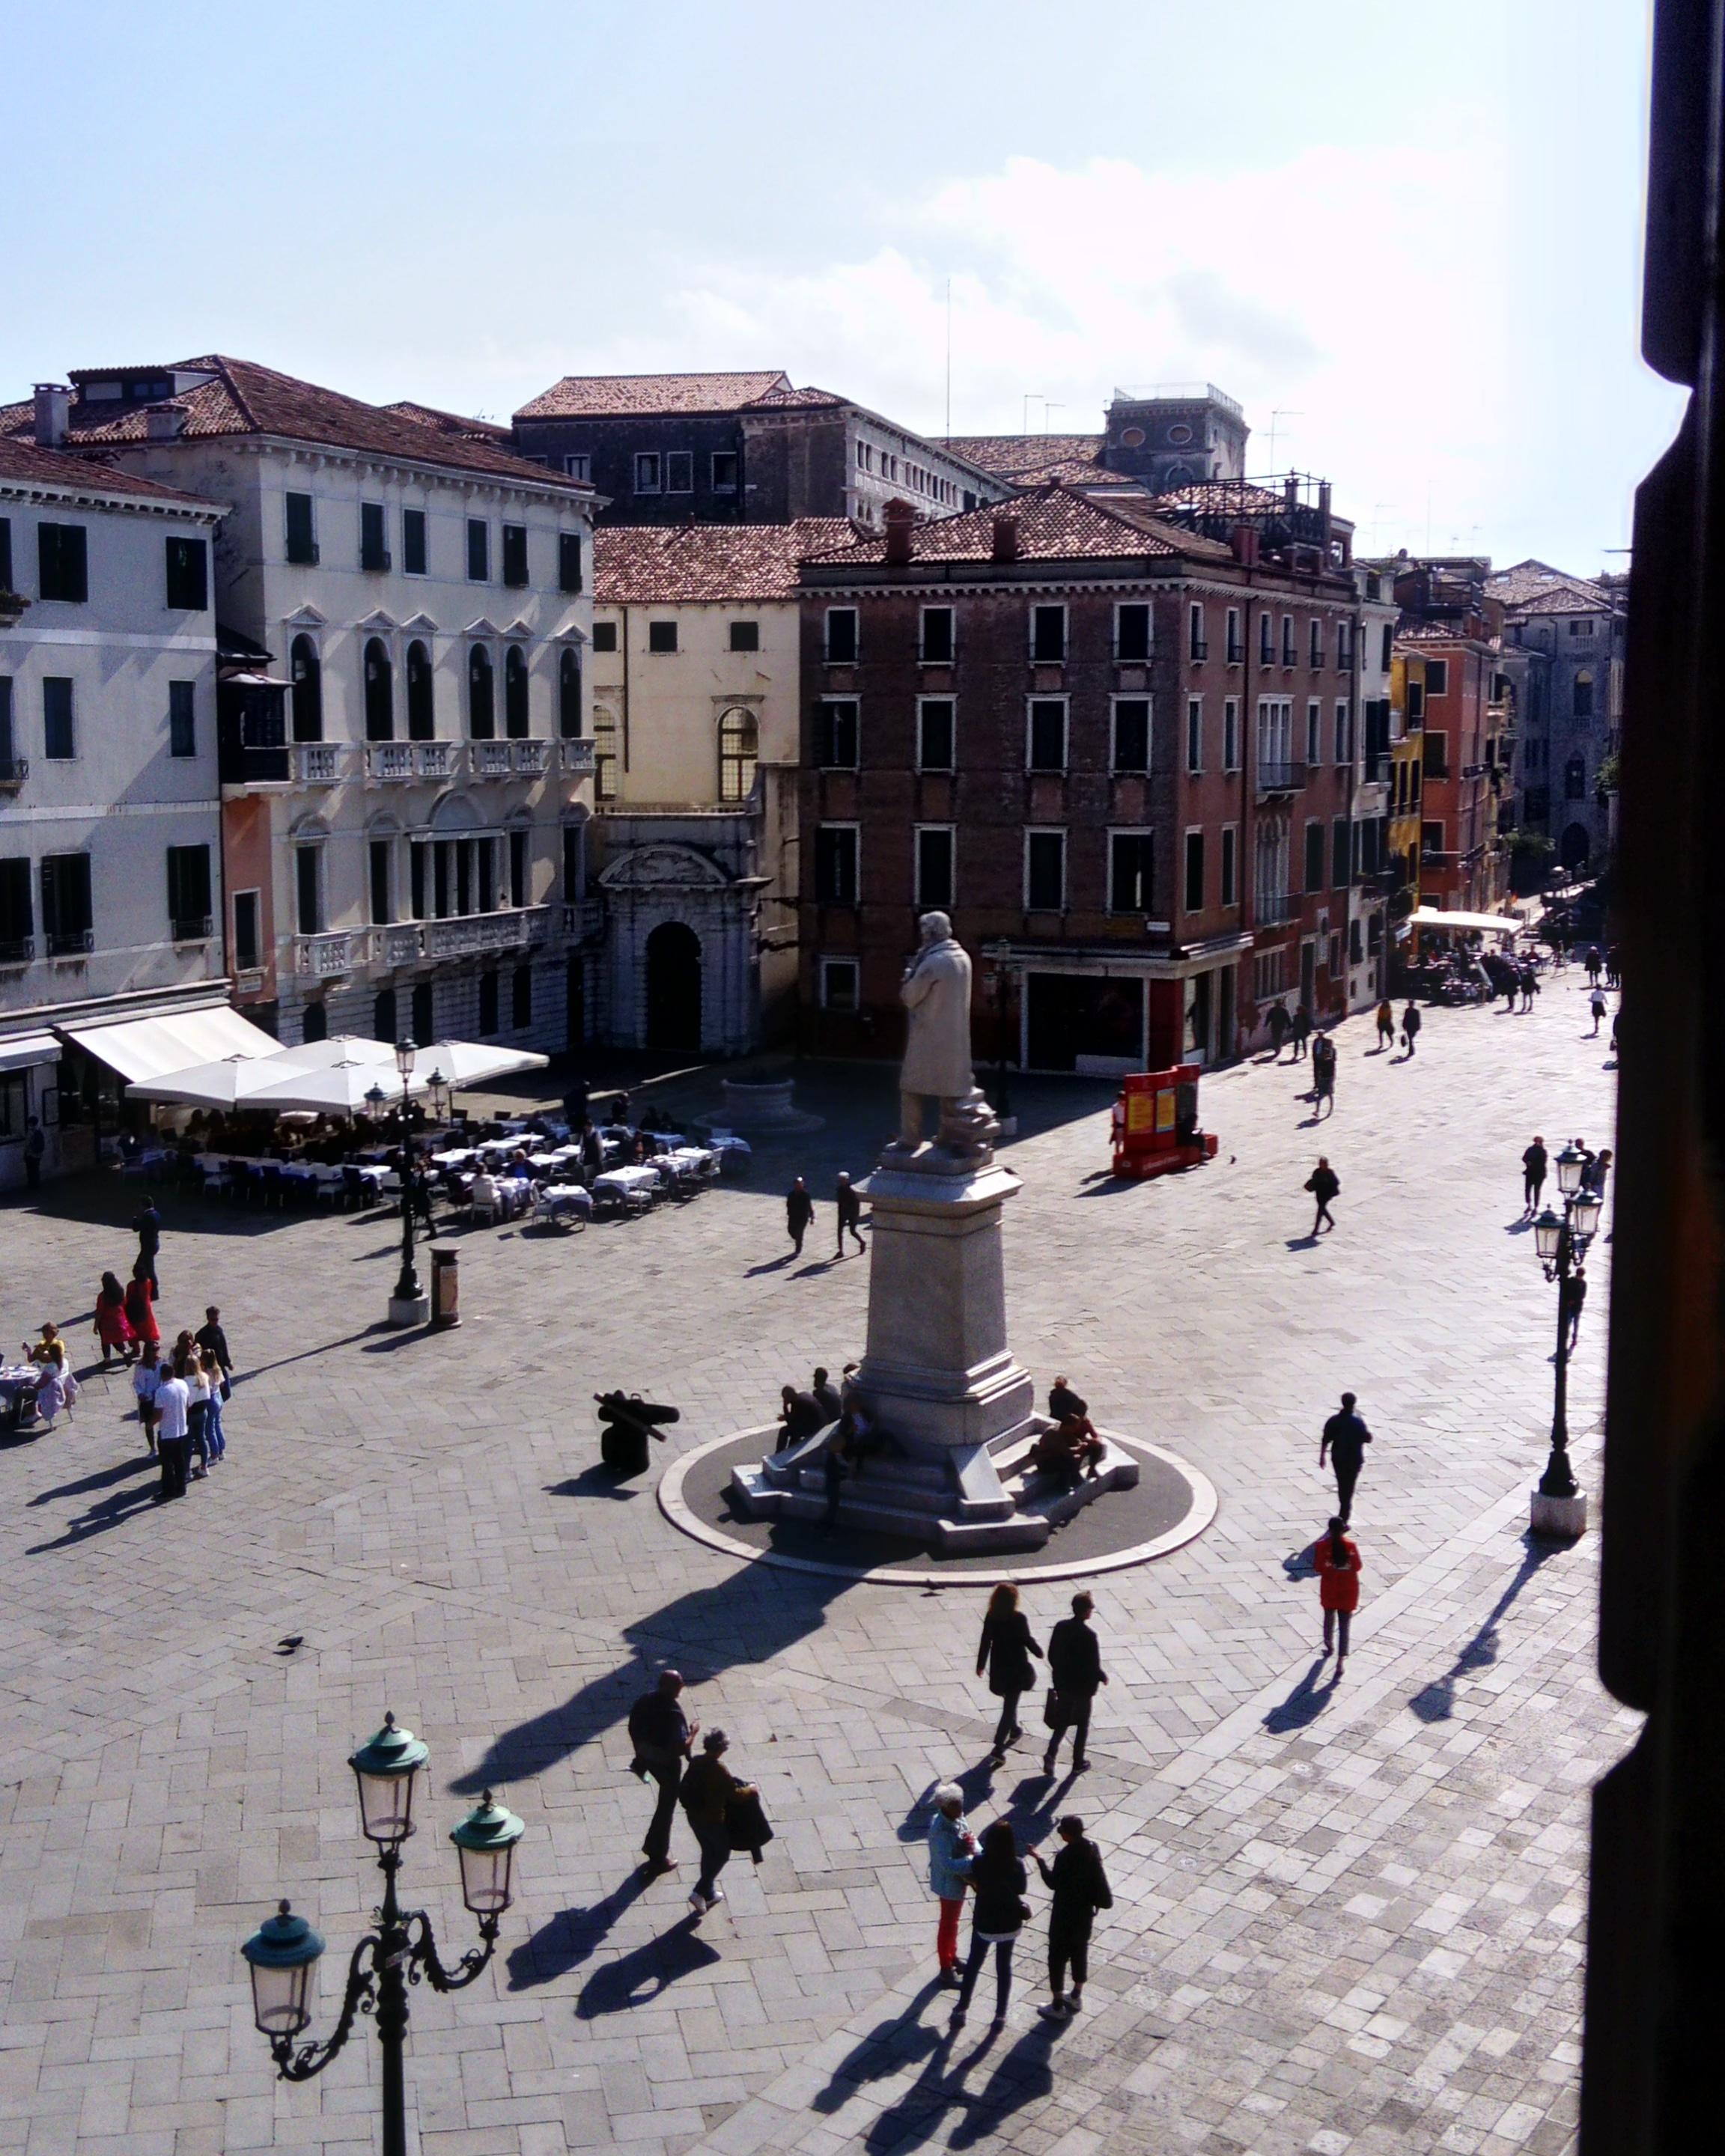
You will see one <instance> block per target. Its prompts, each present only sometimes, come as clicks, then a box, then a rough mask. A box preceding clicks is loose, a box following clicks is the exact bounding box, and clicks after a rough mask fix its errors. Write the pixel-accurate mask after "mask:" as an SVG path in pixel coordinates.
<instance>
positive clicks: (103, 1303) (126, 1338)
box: [95, 1273, 137, 1369]
mask: <svg viewBox="0 0 1725 2156" xmlns="http://www.w3.org/2000/svg"><path fill="white" fill-rule="evenodd" d="M95 1336H96V1338H97V1339H98V1340H100V1342H101V1343H102V1368H104V1369H106V1368H107V1367H108V1365H109V1363H110V1362H111V1361H112V1360H113V1358H114V1356H115V1354H116V1352H117V1353H118V1354H119V1356H120V1359H121V1362H123V1363H129V1362H131V1354H132V1349H133V1347H135V1346H136V1342H137V1336H136V1334H135V1333H134V1332H133V1331H132V1329H131V1319H130V1318H129V1317H127V1316H126V1290H125V1289H124V1288H123V1287H121V1285H120V1283H119V1281H117V1280H116V1278H115V1277H114V1276H113V1274H112V1273H104V1274H103V1275H102V1290H101V1293H100V1295H99V1296H97V1297H96V1305H95Z"/></svg>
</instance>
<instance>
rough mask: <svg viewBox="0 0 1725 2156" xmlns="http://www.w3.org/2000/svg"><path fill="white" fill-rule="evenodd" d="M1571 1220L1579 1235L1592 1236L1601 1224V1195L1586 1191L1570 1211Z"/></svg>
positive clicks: (1596, 1192) (1580, 1195)
mask: <svg viewBox="0 0 1725 2156" xmlns="http://www.w3.org/2000/svg"><path fill="white" fill-rule="evenodd" d="M1569 1219H1570V1222H1571V1224H1572V1225H1573V1226H1574V1229H1575V1232H1576V1234H1577V1235H1593V1234H1594V1232H1595V1230H1596V1229H1598V1227H1599V1192H1598V1191H1597V1190H1584V1191H1583V1192H1581V1193H1580V1194H1579V1196H1578V1197H1577V1199H1576V1200H1575V1203H1574V1204H1573V1205H1572V1206H1571V1207H1570V1209H1569Z"/></svg>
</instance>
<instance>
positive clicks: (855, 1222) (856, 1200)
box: [833, 1168, 869, 1258]
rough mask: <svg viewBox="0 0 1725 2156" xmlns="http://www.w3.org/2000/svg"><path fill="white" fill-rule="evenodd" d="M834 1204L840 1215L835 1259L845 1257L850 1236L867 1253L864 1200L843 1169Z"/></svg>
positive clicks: (834, 1195) (840, 1173) (834, 1196)
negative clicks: (863, 1218) (863, 1212)
mask: <svg viewBox="0 0 1725 2156" xmlns="http://www.w3.org/2000/svg"><path fill="white" fill-rule="evenodd" d="M833 1202H834V1204H835V1206H836V1207H837V1208H838V1214H839V1246H838V1248H837V1249H836V1250H834V1253H833V1255H834V1257H835V1258H842V1257H843V1256H844V1255H845V1236H846V1235H849V1236H850V1240H852V1242H854V1243H855V1245H856V1247H857V1249H858V1250H861V1251H864V1252H866V1251H867V1250H868V1247H869V1246H868V1245H867V1244H866V1243H865V1242H864V1240H863V1239H862V1199H860V1197H859V1196H858V1195H857V1191H856V1185H855V1183H853V1182H852V1181H851V1179H850V1177H849V1176H848V1175H847V1174H846V1173H845V1170H844V1169H843V1168H840V1169H839V1182H838V1187H837V1188H836V1189H835V1190H834V1193H833Z"/></svg>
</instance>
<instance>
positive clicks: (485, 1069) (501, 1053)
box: [413, 1040, 551, 1092]
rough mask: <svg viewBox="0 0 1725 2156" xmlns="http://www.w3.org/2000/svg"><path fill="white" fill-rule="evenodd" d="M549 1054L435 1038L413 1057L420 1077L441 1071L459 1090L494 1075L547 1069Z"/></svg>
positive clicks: (452, 1088) (445, 1082)
mask: <svg viewBox="0 0 1725 2156" xmlns="http://www.w3.org/2000/svg"><path fill="white" fill-rule="evenodd" d="M550 1062H551V1058H550V1057H549V1056H548V1055H535V1054H534V1052H533V1050H531V1049H530V1048H497V1047H494V1046H492V1045H490V1043H489V1042H486V1041H483V1040H434V1041H433V1042H432V1043H431V1045H430V1046H429V1047H428V1048H422V1049H420V1050H419V1051H418V1054H417V1055H415V1057H414V1059H413V1075H414V1077H415V1078H416V1079H422V1078H423V1079H425V1080H428V1081H429V1078H430V1076H431V1074H432V1073H433V1071H434V1070H435V1071H437V1072H439V1074H440V1075H441V1076H442V1078H443V1081H444V1085H445V1086H449V1088H450V1089H451V1091H456V1092H459V1091H460V1090H461V1088H462V1087H463V1086H484V1085H488V1084H489V1083H490V1081H491V1080H492V1079H494V1078H513V1077H515V1076H516V1075H518V1074H519V1073H520V1072H521V1071H523V1070H545V1069H547V1067H548V1066H549V1065H550Z"/></svg>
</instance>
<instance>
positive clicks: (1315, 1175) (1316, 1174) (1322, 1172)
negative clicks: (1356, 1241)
mask: <svg viewBox="0 0 1725 2156" xmlns="http://www.w3.org/2000/svg"><path fill="white" fill-rule="evenodd" d="M1306 1188H1307V1189H1308V1190H1309V1191H1310V1192H1311V1193H1312V1197H1313V1199H1315V1200H1316V1202H1317V1214H1316V1216H1315V1217H1314V1219H1313V1220H1312V1240H1313V1241H1314V1242H1315V1241H1316V1240H1317V1236H1318V1233H1319V1230H1320V1229H1324V1228H1333V1227H1334V1226H1335V1224H1336V1221H1335V1216H1334V1214H1332V1212H1331V1211H1330V1200H1331V1199H1332V1198H1339V1197H1340V1196H1341V1194H1342V1178H1341V1177H1340V1176H1339V1175H1337V1173H1336V1171H1335V1169H1334V1168H1332V1167H1331V1166H1330V1161H1329V1156H1328V1154H1327V1153H1322V1152H1321V1153H1320V1154H1319V1155H1318V1157H1317V1167H1316V1168H1313V1169H1312V1173H1311V1174H1310V1175H1308V1176H1307V1178H1306Z"/></svg>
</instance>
